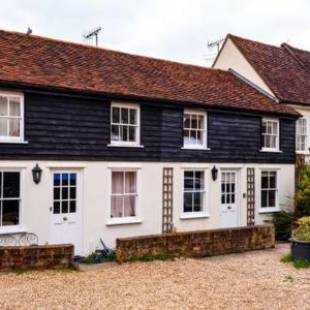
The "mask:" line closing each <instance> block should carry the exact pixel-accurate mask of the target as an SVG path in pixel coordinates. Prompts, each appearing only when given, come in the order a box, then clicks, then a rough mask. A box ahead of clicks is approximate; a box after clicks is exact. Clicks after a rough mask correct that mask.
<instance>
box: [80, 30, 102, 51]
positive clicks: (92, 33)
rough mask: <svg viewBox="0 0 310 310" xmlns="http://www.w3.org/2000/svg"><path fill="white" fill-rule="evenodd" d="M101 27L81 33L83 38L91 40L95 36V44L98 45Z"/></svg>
mask: <svg viewBox="0 0 310 310" xmlns="http://www.w3.org/2000/svg"><path fill="white" fill-rule="evenodd" d="M101 29H102V28H101V27H97V28H95V29H94V30H91V31H89V32H87V33H86V34H84V35H83V38H84V39H85V40H87V41H91V40H93V38H95V42H96V46H98V37H99V32H100V31H101Z"/></svg>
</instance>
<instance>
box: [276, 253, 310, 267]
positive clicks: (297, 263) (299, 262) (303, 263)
mask: <svg viewBox="0 0 310 310" xmlns="http://www.w3.org/2000/svg"><path fill="white" fill-rule="evenodd" d="M281 262H282V263H292V264H293V266H294V267H295V268H297V269H300V268H309V267H310V263H309V262H308V261H307V260H306V259H303V258H296V257H294V256H293V255H292V254H287V255H284V256H283V257H282V258H281Z"/></svg>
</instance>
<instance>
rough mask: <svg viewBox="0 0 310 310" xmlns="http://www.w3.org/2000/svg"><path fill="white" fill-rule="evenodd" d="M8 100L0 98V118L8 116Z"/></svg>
mask: <svg viewBox="0 0 310 310" xmlns="http://www.w3.org/2000/svg"><path fill="white" fill-rule="evenodd" d="M8 114H9V111H8V99H7V98H6V97H2V96H0V116H8Z"/></svg>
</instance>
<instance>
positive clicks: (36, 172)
mask: <svg viewBox="0 0 310 310" xmlns="http://www.w3.org/2000/svg"><path fill="white" fill-rule="evenodd" d="M41 176H42V169H41V168H40V167H39V165H38V164H36V165H35V167H34V168H33V169H32V178H33V182H34V183H35V184H39V183H40V181H41Z"/></svg>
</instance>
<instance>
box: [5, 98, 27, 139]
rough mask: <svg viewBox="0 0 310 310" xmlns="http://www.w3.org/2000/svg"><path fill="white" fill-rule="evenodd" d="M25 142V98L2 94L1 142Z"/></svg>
mask: <svg viewBox="0 0 310 310" xmlns="http://www.w3.org/2000/svg"><path fill="white" fill-rule="evenodd" d="M22 140H23V97H22V96H21V95H13V94H12V95H11V94H6V93H0V142H18V141H22Z"/></svg>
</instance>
